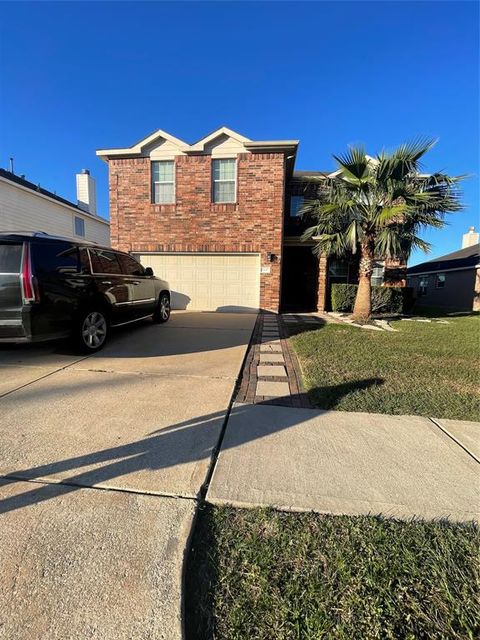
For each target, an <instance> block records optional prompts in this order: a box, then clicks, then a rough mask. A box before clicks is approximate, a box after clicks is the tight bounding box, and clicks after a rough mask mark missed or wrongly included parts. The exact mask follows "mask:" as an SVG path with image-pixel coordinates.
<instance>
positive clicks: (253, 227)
mask: <svg viewBox="0 0 480 640" xmlns="http://www.w3.org/2000/svg"><path fill="white" fill-rule="evenodd" d="M297 148H298V140H266V141H265V140H250V139H249V138H246V137H245V136H242V135H240V134H238V133H236V132H235V131H232V130H231V129H228V128H226V127H221V128H220V129H217V130H216V131H214V132H213V133H211V134H210V135H208V136H206V137H205V138H202V139H201V140H199V141H198V142H196V143H194V144H188V143H186V142H184V141H182V140H179V139H178V138H175V137H173V136H171V135H170V134H168V133H166V132H165V131H161V130H158V131H156V132H155V133H153V134H152V135H150V136H148V137H147V138H145V139H143V140H141V141H140V142H138V143H137V144H135V145H133V146H132V147H127V148H116V149H101V150H99V151H97V155H98V156H100V157H101V158H102V159H103V160H105V161H106V162H107V163H108V165H109V184H110V221H111V239H112V244H113V246H114V247H117V248H119V249H122V250H124V251H129V252H131V253H133V254H135V255H136V256H137V257H139V258H140V260H141V261H142V263H143V264H145V265H148V266H151V267H152V268H153V270H154V272H155V273H157V274H158V275H159V276H160V277H164V278H166V279H167V280H169V282H170V286H171V288H172V291H173V296H172V304H173V307H174V308H184V309H185V308H188V309H200V310H229V309H231V310H233V309H258V308H259V307H261V308H264V309H270V310H273V311H278V310H279V309H292V310H293V309H295V310H299V311H300V310H302V311H306V310H316V309H318V310H324V309H325V308H326V306H328V288H329V284H330V280H331V278H330V276H329V273H328V272H329V270H330V271H331V274H330V275H331V276H332V278H333V280H332V281H354V278H355V268H354V265H353V264H352V265H351V267H348V263H347V268H349V269H350V276H349V275H348V273H347V279H345V276H344V275H342V274H343V273H344V271H345V263H344V262H339V261H335V260H329V261H328V260H327V259H326V258H325V257H322V258H320V260H319V259H318V258H317V257H316V256H314V255H313V253H312V244H313V243H310V245H308V244H304V243H301V241H300V236H301V233H302V230H303V228H304V226H305V221H303V220H300V219H299V218H298V216H297V212H298V207H299V206H300V205H301V202H302V198H304V197H306V196H307V195H308V193H309V190H310V192H311V190H312V189H313V188H314V187H312V185H311V184H310V183H308V182H307V181H306V180H305V176H306V175H313V174H315V172H294V164H295V158H296V152H297ZM320 175H327V174H320ZM352 262H353V261H352ZM342 270H343V271H342ZM335 278H337V280H335ZM338 278H340V280H338ZM383 280H384V266H383V265H379V266H378V268H377V281H378V283H380V281H383Z"/></svg>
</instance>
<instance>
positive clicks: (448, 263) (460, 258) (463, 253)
mask: <svg viewBox="0 0 480 640" xmlns="http://www.w3.org/2000/svg"><path fill="white" fill-rule="evenodd" d="M479 262H480V244H474V245H473V247H466V248H465V249H460V250H459V251H454V252H453V253H447V255H446V256H440V258H435V259H434V260H428V262H422V263H420V264H416V265H415V266H414V267H410V268H409V269H407V275H409V276H412V275H415V274H416V273H426V272H433V271H448V270H449V269H468V268H470V267H474V266H476V265H477V264H479Z"/></svg>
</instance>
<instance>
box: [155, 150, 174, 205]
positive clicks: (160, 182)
mask: <svg viewBox="0 0 480 640" xmlns="http://www.w3.org/2000/svg"><path fill="white" fill-rule="evenodd" d="M167 164H168V165H169V166H171V168H172V179H171V180H160V179H158V180H155V172H156V170H157V169H158V178H160V169H161V166H162V165H163V166H164V167H165V166H166V165H167ZM176 174H177V163H176V162H175V160H151V162H150V191H151V202H152V204H175V202H176V199H177V175H176ZM156 185H159V187H160V185H171V187H172V197H171V199H170V200H165V201H162V200H161V194H160V189H159V193H158V195H159V199H158V200H156V198H155V186H156Z"/></svg>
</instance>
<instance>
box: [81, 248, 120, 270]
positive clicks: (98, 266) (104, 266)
mask: <svg viewBox="0 0 480 640" xmlns="http://www.w3.org/2000/svg"><path fill="white" fill-rule="evenodd" d="M89 252H90V259H91V261H92V271H93V273H106V274H110V275H117V274H119V275H121V273H122V270H121V268H120V263H119V261H118V254H117V253H115V252H114V251H109V250H108V249H89Z"/></svg>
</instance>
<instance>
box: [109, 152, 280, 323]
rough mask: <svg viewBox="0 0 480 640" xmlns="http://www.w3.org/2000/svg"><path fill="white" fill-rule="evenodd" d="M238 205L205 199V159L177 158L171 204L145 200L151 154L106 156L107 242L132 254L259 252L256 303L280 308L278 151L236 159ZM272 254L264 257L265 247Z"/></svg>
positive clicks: (208, 177)
mask: <svg viewBox="0 0 480 640" xmlns="http://www.w3.org/2000/svg"><path fill="white" fill-rule="evenodd" d="M237 160H238V162H237V165H238V184H237V203H236V204H214V203H212V201H211V157H210V156H178V157H177V159H176V203H175V204H172V205H156V204H152V203H151V186H150V159H149V158H133V159H128V158H123V159H111V160H110V162H109V168H110V176H109V184H110V233H111V241H112V246H114V247H116V248H118V249H121V250H124V251H134V252H148V251H159V252H163V251H165V252H172V251H177V252H184V251H186V252H242V253H243V252H246V253H250V252H254V253H261V262H262V265H263V266H266V265H267V264H268V266H269V267H270V271H271V272H270V273H268V274H263V273H262V274H261V276H260V305H261V306H262V307H263V308H266V309H271V310H275V311H277V310H278V307H279V302H280V273H281V255H282V233H283V208H284V190H285V189H284V181H285V167H284V157H283V155H282V154H274V153H258V154H256V153H252V154H250V153H244V154H240V155H239V156H238V157H237ZM269 252H270V253H273V254H275V255H276V256H277V259H276V261H275V262H272V263H270V262H267V253H269Z"/></svg>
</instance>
